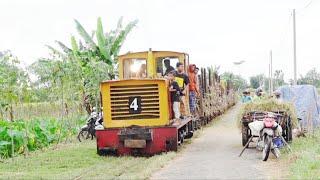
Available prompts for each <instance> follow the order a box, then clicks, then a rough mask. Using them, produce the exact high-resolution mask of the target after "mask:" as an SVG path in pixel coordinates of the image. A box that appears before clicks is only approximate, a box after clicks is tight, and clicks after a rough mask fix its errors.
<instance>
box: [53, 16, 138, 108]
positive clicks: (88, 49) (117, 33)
mask: <svg viewBox="0 0 320 180" xmlns="http://www.w3.org/2000/svg"><path fill="white" fill-rule="evenodd" d="M122 24H123V23H122V18H120V19H119V21H118V25H117V27H116V29H115V30H111V31H109V32H104V29H103V25H102V20H101V18H98V19H97V27H96V29H95V30H94V31H92V33H91V34H89V33H88V31H86V30H85V28H84V27H83V26H82V25H81V24H80V22H79V21H77V20H75V25H76V29H77V32H78V34H79V36H80V39H79V40H76V38H75V36H71V39H70V44H71V45H70V47H69V46H67V45H65V44H64V43H62V42H60V41H55V42H56V43H57V45H58V46H59V47H60V49H55V48H53V47H52V46H47V47H48V48H49V50H50V51H51V53H52V57H53V59H55V60H56V59H60V61H63V62H64V63H66V64H70V65H71V67H70V66H67V67H70V68H69V69H71V70H72V71H71V73H75V72H78V74H77V76H79V77H80V78H79V79H80V80H81V81H82V83H81V84H82V86H81V88H80V92H82V93H80V94H82V99H83V104H85V106H86V109H87V111H88V113H90V109H91V108H90V107H87V106H96V105H98V104H99V100H100V98H97V97H98V94H99V92H98V90H99V82H101V81H103V80H108V79H114V78H115V77H116V76H117V71H116V69H117V65H118V62H117V56H118V54H119V51H120V48H121V46H122V45H123V43H124V41H125V39H126V37H127V35H128V34H129V33H130V32H131V31H132V29H133V28H134V27H135V26H136V24H137V20H135V21H132V22H129V23H128V24H127V25H126V26H123V25H122ZM75 68H76V70H75ZM68 72H69V71H68ZM71 77H72V76H71ZM77 83H78V84H79V81H78V82H77ZM88 101H89V102H90V103H88Z"/></svg>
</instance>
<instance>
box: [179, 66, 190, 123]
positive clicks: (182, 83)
mask: <svg viewBox="0 0 320 180" xmlns="http://www.w3.org/2000/svg"><path fill="white" fill-rule="evenodd" d="M176 67H177V70H176V71H175V81H176V82H177V83H178V85H179V88H180V90H181V103H180V111H181V118H183V117H184V116H188V115H189V111H188V108H187V100H186V91H187V89H188V85H189V82H190V81H189V77H188V75H187V74H186V73H184V65H183V64H182V63H181V62H178V63H177V65H176Z"/></svg>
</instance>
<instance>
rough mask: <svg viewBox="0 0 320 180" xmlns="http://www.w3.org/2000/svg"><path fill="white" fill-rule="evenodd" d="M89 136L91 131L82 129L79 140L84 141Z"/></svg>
mask: <svg viewBox="0 0 320 180" xmlns="http://www.w3.org/2000/svg"><path fill="white" fill-rule="evenodd" d="M88 136H89V132H88V131H87V130H81V131H80V132H79V134H78V140H79V141H80V142H82V141H84V140H86V139H88Z"/></svg>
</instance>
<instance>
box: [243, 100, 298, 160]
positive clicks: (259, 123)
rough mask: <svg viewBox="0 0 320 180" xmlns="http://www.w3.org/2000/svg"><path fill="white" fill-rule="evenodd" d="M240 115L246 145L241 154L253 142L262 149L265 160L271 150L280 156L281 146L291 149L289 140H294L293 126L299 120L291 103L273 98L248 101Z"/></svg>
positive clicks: (244, 144)
mask: <svg viewBox="0 0 320 180" xmlns="http://www.w3.org/2000/svg"><path fill="white" fill-rule="evenodd" d="M240 116H241V117H240V126H241V132H242V145H243V146H244V148H243V150H242V152H241V154H240V156H241V155H242V153H243V152H244V150H245V149H246V148H248V147H249V145H250V143H253V142H254V143H255V144H256V148H257V149H258V150H262V159H263V160H264V161H266V160H267V159H268V156H269V152H272V153H273V154H274V155H275V156H276V157H279V156H280V151H279V149H280V148H282V147H284V146H287V147H288V148H289V149H290V147H289V146H288V142H290V141H292V128H293V127H295V125H296V122H297V120H296V119H295V118H296V116H295V114H294V110H293V108H292V107H291V105H290V104H287V103H280V102H277V101H275V100H272V99H270V100H264V101H261V102H254V103H248V104H244V105H243V109H242V113H241V114H240ZM254 138H255V139H257V140H256V141H254Z"/></svg>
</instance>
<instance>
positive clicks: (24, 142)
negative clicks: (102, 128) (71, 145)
mask: <svg viewBox="0 0 320 180" xmlns="http://www.w3.org/2000/svg"><path fill="white" fill-rule="evenodd" d="M78 122H79V121H78ZM81 122H83V121H81ZM69 125H70V124H69ZM77 131H78V126H77V125H74V126H72V127H70V126H69V127H68V126H67V125H66V124H65V123H64V121H60V120H57V119H33V120H30V121H23V120H19V121H15V122H9V121H4V120H0V157H5V158H6V157H11V156H12V148H13V150H14V153H19V154H22V153H24V152H26V151H34V150H36V149H41V148H44V147H47V146H49V145H50V144H52V143H57V142H59V140H61V139H64V138H66V137H68V136H71V135H73V134H75V133H76V132H77ZM12 142H13V143H12ZM12 144H13V147H12Z"/></svg>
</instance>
